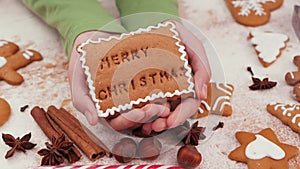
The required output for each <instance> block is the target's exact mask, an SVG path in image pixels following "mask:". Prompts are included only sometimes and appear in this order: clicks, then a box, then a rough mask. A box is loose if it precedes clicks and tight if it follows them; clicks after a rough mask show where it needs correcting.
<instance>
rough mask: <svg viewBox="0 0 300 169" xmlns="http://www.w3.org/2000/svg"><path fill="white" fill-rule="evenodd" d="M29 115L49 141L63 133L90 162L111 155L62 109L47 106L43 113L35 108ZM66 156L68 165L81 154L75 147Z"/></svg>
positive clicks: (78, 122)
mask: <svg viewBox="0 0 300 169" xmlns="http://www.w3.org/2000/svg"><path fill="white" fill-rule="evenodd" d="M31 115H32V117H33V118H34V120H35V121H36V122H37V124H38V125H39V126H40V128H41V129H42V131H43V132H44V133H45V135H46V136H47V137H48V138H49V139H50V140H51V138H52V137H55V138H58V137H59V136H61V135H62V134H63V133H65V134H66V135H67V136H68V137H69V138H70V139H71V140H72V141H73V142H74V143H75V145H76V146H77V147H78V148H79V149H80V150H81V151H82V152H83V153H84V154H85V155H86V156H87V157H88V158H89V159H90V160H92V161H95V160H96V159H99V158H101V157H103V156H105V155H107V156H110V155H111V153H110V152H109V150H108V148H107V147H106V146H105V145H104V144H103V143H102V142H101V141H99V140H95V136H93V134H92V132H90V131H89V130H88V129H87V128H86V127H85V126H84V125H83V124H81V123H80V121H79V120H78V119H76V118H75V117H74V116H73V115H72V114H70V113H69V112H68V111H66V110H65V109H64V108H60V109H57V108H56V107H55V106H49V107H48V109H47V111H45V110H44V109H42V108H40V107H38V106H36V107H34V108H33V109H32V110H31ZM96 142H97V143H96ZM68 154H69V157H67V159H68V161H69V162H70V163H73V162H76V161H78V160H79V159H80V157H81V153H80V152H79V151H78V149H77V148H76V147H75V146H73V147H72V148H71V149H70V150H69V153H68Z"/></svg>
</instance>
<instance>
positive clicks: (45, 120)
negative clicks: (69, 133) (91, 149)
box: [31, 106, 81, 163]
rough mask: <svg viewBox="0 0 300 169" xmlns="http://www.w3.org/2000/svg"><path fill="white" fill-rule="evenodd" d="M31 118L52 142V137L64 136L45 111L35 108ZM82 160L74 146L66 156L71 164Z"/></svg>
mask: <svg viewBox="0 0 300 169" xmlns="http://www.w3.org/2000/svg"><path fill="white" fill-rule="evenodd" d="M31 116H32V117H33V119H34V120H35V121H36V123H37V124H38V125H39V126H40V128H41V129H42V131H43V132H44V134H45V135H46V136H47V137H48V138H49V139H50V140H51V138H52V137H55V138H56V139H58V138H59V137H60V136H61V135H62V134H64V133H63V132H62V130H61V129H60V128H59V127H58V126H57V124H55V123H54V122H53V120H52V119H51V118H50V117H49V115H48V114H46V112H45V110H44V109H42V108H40V107H37V106H36V107H34V108H33V109H32V110H31ZM80 158H81V153H80V152H79V150H78V149H77V148H76V147H75V146H74V145H73V146H72V147H71V148H70V149H69V151H68V152H67V154H66V159H67V160H68V161H69V162H70V163H74V162H76V161H78V160H79V159H80Z"/></svg>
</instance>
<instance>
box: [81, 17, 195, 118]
mask: <svg viewBox="0 0 300 169" xmlns="http://www.w3.org/2000/svg"><path fill="white" fill-rule="evenodd" d="M169 25H171V26H172V27H171V29H170V31H171V32H172V33H173V34H174V36H172V38H174V39H176V40H177V42H176V43H175V44H176V46H177V47H178V51H179V52H180V53H181V56H180V59H181V60H182V61H183V62H184V68H185V69H186V73H185V76H186V77H188V80H187V82H188V83H189V87H188V89H184V90H182V91H179V90H176V91H175V92H174V93H171V92H166V93H163V92H159V93H157V94H152V95H151V96H146V97H145V98H139V99H138V100H132V101H130V103H129V104H125V105H119V106H118V107H112V108H110V109H107V110H106V111H105V112H103V111H102V110H101V109H100V104H99V102H100V100H99V99H97V98H96V94H95V87H94V82H93V80H92V77H91V73H90V71H89V67H88V66H87V65H86V51H84V50H83V49H82V48H83V47H84V46H85V45H88V44H89V43H100V42H102V41H106V42H107V41H110V40H112V39H116V40H121V39H123V38H124V37H125V36H130V35H135V34H141V33H143V32H149V31H151V30H152V29H158V28H160V27H167V26H169ZM175 28H176V26H175V24H174V23H172V22H165V23H159V24H158V25H157V26H149V27H148V28H140V29H138V30H137V31H134V32H129V33H123V34H121V35H120V36H118V37H117V36H110V37H108V38H98V40H96V41H93V40H91V39H88V40H87V41H86V42H84V43H82V44H81V45H80V46H79V47H78V48H77V51H78V52H79V53H81V57H80V61H81V63H82V68H83V69H84V73H85V75H86V76H87V82H88V86H89V89H90V92H89V94H90V95H91V97H92V100H93V101H94V103H95V106H96V109H97V113H98V116H99V117H107V116H109V115H114V114H115V112H120V111H121V110H122V111H124V110H129V109H132V107H133V105H137V104H140V103H141V102H147V101H151V100H155V99H157V98H166V97H173V96H180V95H182V94H187V93H193V94H194V96H195V95H196V94H195V90H194V86H195V84H194V83H193V82H192V69H191V68H190V67H189V66H188V60H187V59H186V55H187V54H186V52H185V47H184V46H182V45H180V43H181V40H180V39H179V33H178V32H177V31H176V30H175Z"/></svg>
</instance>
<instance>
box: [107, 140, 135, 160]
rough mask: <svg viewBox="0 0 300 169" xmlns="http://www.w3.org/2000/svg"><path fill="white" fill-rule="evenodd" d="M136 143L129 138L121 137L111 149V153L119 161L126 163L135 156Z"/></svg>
mask: <svg viewBox="0 0 300 169" xmlns="http://www.w3.org/2000/svg"><path fill="white" fill-rule="evenodd" d="M136 150H137V145H136V143H135V141H134V140H132V139H131V138H122V139H121V140H120V141H119V142H118V143H117V144H115V145H114V147H113V149H112V154H113V155H114V157H115V159H116V160H117V161H118V162H120V163H128V162H130V161H132V160H133V159H134V158H135V156H136Z"/></svg>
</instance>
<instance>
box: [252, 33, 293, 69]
mask: <svg viewBox="0 0 300 169" xmlns="http://www.w3.org/2000/svg"><path fill="white" fill-rule="evenodd" d="M251 35H252V36H253V38H252V39H251V42H252V44H254V45H256V46H255V49H256V50H257V51H258V52H259V55H258V56H259V58H261V59H262V60H263V61H264V62H267V63H271V62H274V61H275V60H276V58H277V56H278V55H279V54H280V49H282V48H284V47H285V42H286V41H287V40H288V36H286V35H284V34H279V33H269V32H259V31H252V32H251Z"/></svg>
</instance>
